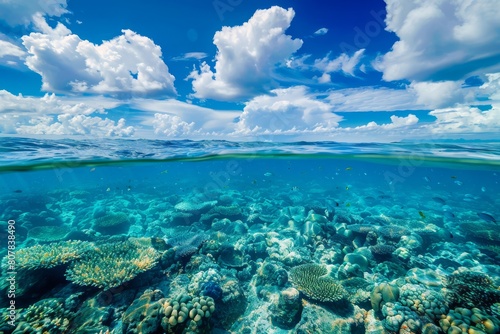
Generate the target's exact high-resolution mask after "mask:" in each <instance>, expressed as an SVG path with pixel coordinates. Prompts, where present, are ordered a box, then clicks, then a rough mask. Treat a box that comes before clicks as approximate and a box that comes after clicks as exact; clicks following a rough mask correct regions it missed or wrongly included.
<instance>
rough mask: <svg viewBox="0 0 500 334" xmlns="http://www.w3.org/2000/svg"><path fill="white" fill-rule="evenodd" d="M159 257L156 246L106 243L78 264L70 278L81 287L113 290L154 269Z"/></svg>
mask: <svg viewBox="0 0 500 334" xmlns="http://www.w3.org/2000/svg"><path fill="white" fill-rule="evenodd" d="M159 257H160V254H159V253H158V252H157V251H156V250H155V249H154V248H153V247H140V246H138V245H137V244H135V243H131V242H129V241H123V242H116V243H112V244H103V245H100V246H99V247H98V248H97V249H96V250H95V251H93V252H89V253H88V254H86V256H85V257H83V258H82V259H81V260H79V261H76V262H74V263H73V264H72V265H71V266H70V268H68V270H67V272H66V278H67V279H68V280H70V281H72V282H73V283H75V284H78V285H90V286H95V287H98V288H104V289H110V288H113V287H117V286H119V285H121V284H123V283H125V282H127V281H130V280H132V279H133V278H134V277H136V276H137V275H138V274H139V273H142V272H145V271H147V270H149V269H151V268H153V267H154V266H155V265H156V263H157V261H158V258H159Z"/></svg>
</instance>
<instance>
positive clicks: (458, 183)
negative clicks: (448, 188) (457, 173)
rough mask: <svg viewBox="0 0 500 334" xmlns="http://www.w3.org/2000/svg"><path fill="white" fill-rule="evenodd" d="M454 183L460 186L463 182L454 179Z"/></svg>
mask: <svg viewBox="0 0 500 334" xmlns="http://www.w3.org/2000/svg"><path fill="white" fill-rule="evenodd" d="M454 183H455V184H457V185H459V186H461V185H462V184H463V182H462V181H458V180H456V181H454Z"/></svg>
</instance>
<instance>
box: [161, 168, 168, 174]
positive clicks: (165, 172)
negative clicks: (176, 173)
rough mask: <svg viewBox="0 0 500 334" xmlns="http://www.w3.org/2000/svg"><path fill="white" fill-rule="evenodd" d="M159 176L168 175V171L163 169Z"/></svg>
mask: <svg viewBox="0 0 500 334" xmlns="http://www.w3.org/2000/svg"><path fill="white" fill-rule="evenodd" d="M160 174H168V169H165V170H164V171H163V172H161V173H160Z"/></svg>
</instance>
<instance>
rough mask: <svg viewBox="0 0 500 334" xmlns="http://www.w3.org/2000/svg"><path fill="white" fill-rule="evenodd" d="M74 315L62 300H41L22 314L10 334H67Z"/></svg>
mask: <svg viewBox="0 0 500 334" xmlns="http://www.w3.org/2000/svg"><path fill="white" fill-rule="evenodd" d="M74 315H75V314H74V312H73V311H72V310H70V309H68V308H67V307H66V306H65V301H64V299H62V298H50V299H43V300H40V301H38V302H36V303H35V304H33V305H31V306H29V307H28V308H27V309H26V310H24V311H23V312H22V314H21V315H20V317H19V319H18V320H17V322H16V323H17V327H16V328H15V329H14V331H13V332H12V333H13V334H21V333H54V334H58V333H67V332H68V330H69V327H70V322H71V320H72V319H73V317H74Z"/></svg>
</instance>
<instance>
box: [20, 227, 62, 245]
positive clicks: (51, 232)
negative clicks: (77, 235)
mask: <svg viewBox="0 0 500 334" xmlns="http://www.w3.org/2000/svg"><path fill="white" fill-rule="evenodd" d="M69 232H70V229H69V227H67V226H64V225H60V226H52V225H50V226H37V227H33V228H31V229H29V230H28V237H29V238H33V239H36V240H38V241H42V242H54V241H59V240H63V239H64V238H65V237H66V235H67V234H68V233H69Z"/></svg>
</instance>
